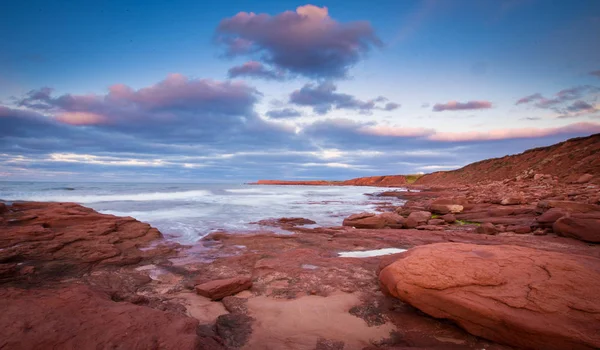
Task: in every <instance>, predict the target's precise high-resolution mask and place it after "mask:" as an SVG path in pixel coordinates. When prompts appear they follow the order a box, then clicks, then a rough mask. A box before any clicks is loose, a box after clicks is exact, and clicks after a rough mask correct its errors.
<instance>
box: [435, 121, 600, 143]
mask: <svg viewBox="0 0 600 350" xmlns="http://www.w3.org/2000/svg"><path fill="white" fill-rule="evenodd" d="M598 132H600V124H598V123H575V124H570V125H566V126H560V127H555V128H544V129H541V128H519V129H518V128H514V129H496V130H490V131H466V132H436V133H435V134H433V135H430V136H429V137H427V139H428V140H432V141H445V142H459V141H491V140H506V139H519V138H539V137H545V136H554V135H562V134H585V133H589V134H593V133H598Z"/></svg>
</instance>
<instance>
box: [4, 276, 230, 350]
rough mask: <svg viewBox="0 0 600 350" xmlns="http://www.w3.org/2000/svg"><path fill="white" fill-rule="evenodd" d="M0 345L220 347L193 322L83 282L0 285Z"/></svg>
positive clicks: (96, 347)
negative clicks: (200, 333) (32, 286)
mask: <svg viewBox="0 0 600 350" xmlns="http://www.w3.org/2000/svg"><path fill="white" fill-rule="evenodd" d="M0 309H1V310H2V317H0V329H1V331H0V334H1V336H0V348H6V349H15V350H17V349H24V350H25V349H139V350H142V349H190V350H192V349H207V350H208V349H211V350H214V349H223V347H222V346H221V345H220V344H219V343H218V342H216V341H215V340H214V339H211V338H201V337H199V336H198V335H196V327H197V326H198V321H197V320H195V319H193V318H191V317H186V316H183V315H179V314H174V313H169V312H162V311H159V310H155V309H151V308H149V307H145V306H137V305H133V304H130V303H127V302H114V301H112V300H111V299H110V298H109V297H108V295H106V294H103V293H99V292H96V291H93V290H91V289H90V288H89V287H87V286H83V285H76V284H72V285H69V286H67V287H62V288H58V289H17V288H2V289H0Z"/></svg>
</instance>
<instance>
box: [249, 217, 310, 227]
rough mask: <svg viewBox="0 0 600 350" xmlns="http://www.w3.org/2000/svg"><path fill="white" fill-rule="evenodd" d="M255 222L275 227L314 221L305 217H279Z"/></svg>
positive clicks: (292, 225)
mask: <svg viewBox="0 0 600 350" xmlns="http://www.w3.org/2000/svg"><path fill="white" fill-rule="evenodd" d="M255 224H259V225H263V226H275V227H284V228H285V227H294V226H302V225H312V224H316V222H315V221H313V220H310V219H305V218H280V219H266V220H260V221H258V222H255Z"/></svg>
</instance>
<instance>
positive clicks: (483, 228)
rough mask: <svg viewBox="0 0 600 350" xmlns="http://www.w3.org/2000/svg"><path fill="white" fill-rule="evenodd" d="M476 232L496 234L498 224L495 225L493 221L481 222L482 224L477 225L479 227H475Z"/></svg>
mask: <svg viewBox="0 0 600 350" xmlns="http://www.w3.org/2000/svg"><path fill="white" fill-rule="evenodd" d="M475 233H479V234H484V235H495V234H497V233H498V230H497V229H496V226H494V224H492V223H491V222H486V223H483V224H481V225H480V226H477V228H476V229H475Z"/></svg>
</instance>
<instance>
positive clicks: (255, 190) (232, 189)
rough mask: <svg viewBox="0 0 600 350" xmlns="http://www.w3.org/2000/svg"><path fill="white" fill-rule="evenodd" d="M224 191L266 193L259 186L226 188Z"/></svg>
mask: <svg viewBox="0 0 600 350" xmlns="http://www.w3.org/2000/svg"><path fill="white" fill-rule="evenodd" d="M225 192H229V193H268V192H265V191H263V190H262V189H259V188H230V189H226V190H225Z"/></svg>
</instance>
